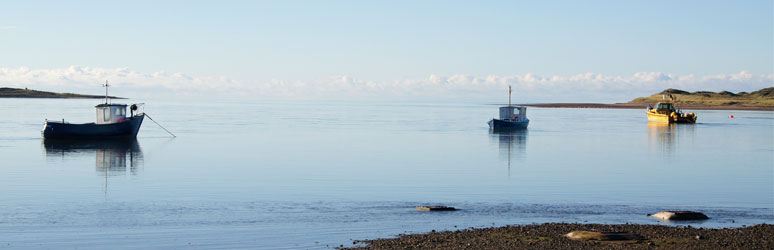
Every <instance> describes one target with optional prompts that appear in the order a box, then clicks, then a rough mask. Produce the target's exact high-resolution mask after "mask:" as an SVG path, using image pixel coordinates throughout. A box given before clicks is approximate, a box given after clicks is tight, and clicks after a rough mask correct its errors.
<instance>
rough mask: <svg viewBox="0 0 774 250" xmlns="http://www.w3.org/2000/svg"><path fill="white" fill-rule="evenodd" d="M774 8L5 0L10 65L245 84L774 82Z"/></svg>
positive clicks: (1, 35)
mask: <svg viewBox="0 0 774 250" xmlns="http://www.w3.org/2000/svg"><path fill="white" fill-rule="evenodd" d="M772 13H774V7H773V6H772V1H740V2H735V1H378V2H377V1H125V2H117V1H51V2H46V1H11V2H6V3H3V7H2V8H0V41H2V46H0V68H5V69H6V70H9V69H18V68H21V67H28V68H30V69H33V70H35V69H38V70H55V69H67V68H68V67H70V66H73V65H78V66H80V67H90V68H92V69H94V68H96V69H116V68H122V69H130V70H131V71H136V72H141V73H143V74H153V73H156V72H169V73H181V74H185V75H186V76H190V77H194V78H195V77H203V78H207V79H209V78H228V79H230V80H229V81H231V80H233V81H238V82H240V83H241V84H242V86H243V85H252V84H260V83H262V82H267V81H289V82H299V81H300V82H310V83H311V82H315V81H320V79H328V78H330V77H338V76H348V77H352V78H355V79H361V81H363V82H385V81H386V82H394V81H401V80H407V79H408V80H411V79H428V78H429V76H432V75H438V76H444V77H452V76H454V75H466V76H473V77H486V76H490V75H496V76H510V75H520V76H524V75H526V74H536V75H540V76H544V77H551V76H565V77H570V76H573V75H578V74H586V73H589V72H592V73H595V74H602V75H605V76H611V77H616V76H621V77H631V76H632V75H634V74H637V73H638V72H660V73H664V74H674V75H678V76H685V75H697V76H707V75H716V74H734V73H739V72H742V71H744V72H747V73H749V74H752V75H754V76H756V77H757V76H761V75H762V76H763V78H764V80H763V81H762V82H763V85H764V86H765V85H766V81H767V79H768V78H766V77H767V76H768V75H771V74H774V72H772V71H774V19H773V17H772V15H773V14H772ZM9 75H10V74H5V77H6V79H5V81H3V79H2V77H3V75H0V83H3V82H9V81H11V80H12V79H9ZM208 77H209V78H208ZM30 81H31V82H32V83H35V82H42V81H43V80H30ZM160 84H167V83H160ZM169 84H171V83H169ZM759 85H760V84H759ZM769 85H771V84H769ZM697 87H698V86H697ZM732 89H733V88H732Z"/></svg>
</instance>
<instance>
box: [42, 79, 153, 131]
mask: <svg viewBox="0 0 774 250" xmlns="http://www.w3.org/2000/svg"><path fill="white" fill-rule="evenodd" d="M107 86H108V85H107V83H106V84H105V103H103V104H100V105H97V106H94V107H95V108H97V121H96V122H92V123H81V124H75V123H68V122H65V121H64V119H63V120H62V121H61V122H60V121H49V120H48V119H46V121H45V123H44V124H43V131H41V134H42V135H43V137H44V138H70V139H101V138H119V137H129V138H134V137H137V132H139V131H140V125H142V120H143V118H145V114H144V113H137V114H134V112H135V111H137V104H132V105H131V107H130V110H129V113H130V114H129V117H127V116H126V106H127V105H126V104H115V103H108V102H109V97H108V95H107Z"/></svg>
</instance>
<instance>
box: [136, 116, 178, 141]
mask: <svg viewBox="0 0 774 250" xmlns="http://www.w3.org/2000/svg"><path fill="white" fill-rule="evenodd" d="M144 115H145V116H147V117H148V119H150V120H151V121H152V122H153V123H155V124H156V125H159V127H161V129H163V130H164V131H167V133H169V134H170V135H172V137H177V136H175V134H173V133H172V132H169V130H167V129H166V128H164V126H161V124H159V123H158V122H156V121H154V120H153V118H151V117H150V116H149V115H148V114H147V113H146V114H144Z"/></svg>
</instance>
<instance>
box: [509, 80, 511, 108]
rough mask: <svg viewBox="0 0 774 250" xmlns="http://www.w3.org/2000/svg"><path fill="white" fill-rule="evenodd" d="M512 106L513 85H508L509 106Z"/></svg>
mask: <svg viewBox="0 0 774 250" xmlns="http://www.w3.org/2000/svg"><path fill="white" fill-rule="evenodd" d="M510 106H511V85H508V107H510Z"/></svg>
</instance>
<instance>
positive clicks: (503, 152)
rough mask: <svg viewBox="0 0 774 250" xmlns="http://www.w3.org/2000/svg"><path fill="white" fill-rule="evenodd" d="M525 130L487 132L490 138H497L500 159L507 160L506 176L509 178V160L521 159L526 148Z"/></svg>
mask: <svg viewBox="0 0 774 250" xmlns="http://www.w3.org/2000/svg"><path fill="white" fill-rule="evenodd" d="M527 131H528V130H526V129H494V130H489V133H490V135H491V136H492V138H497V145H498V148H499V149H500V157H502V158H507V159H508V176H511V162H512V161H513V160H512V159H511V158H516V159H521V158H523V157H524V152H525V151H526V148H527V133H528V132H527Z"/></svg>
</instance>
